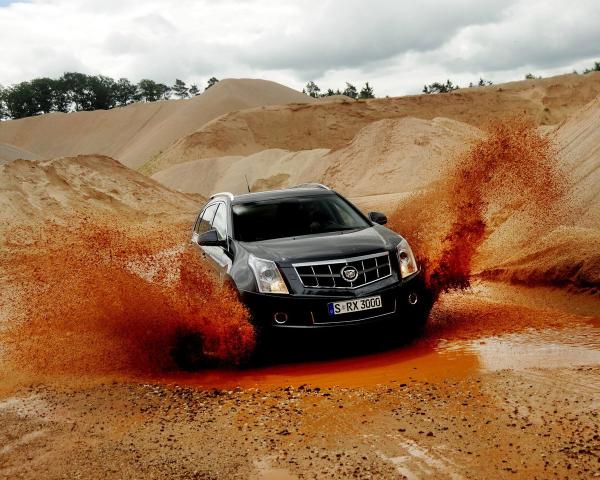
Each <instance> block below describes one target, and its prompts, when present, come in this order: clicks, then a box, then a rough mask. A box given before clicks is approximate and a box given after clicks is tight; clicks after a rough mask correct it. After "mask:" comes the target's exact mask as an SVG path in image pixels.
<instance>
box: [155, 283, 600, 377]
mask: <svg viewBox="0 0 600 480" xmlns="http://www.w3.org/2000/svg"><path fill="white" fill-rule="evenodd" d="M384 334H385V332H384V331H383V332H382V331H377V330H375V331H373V332H369V334H368V338H366V337H365V336H364V335H360V341H357V338H356V337H354V336H352V335H348V336H344V337H343V338H342V337H340V336H339V334H333V335H327V338H326V340H325V341H323V339H322V338H317V337H316V336H314V337H313V338H312V339H310V337H309V338H308V340H306V341H305V342H301V343H298V341H297V339H295V338H293V335H292V336H291V337H288V338H285V337H283V338H282V339H281V342H286V341H287V343H285V344H284V345H283V346H282V348H281V349H280V350H281V351H275V352H273V353H272V354H271V355H270V356H269V357H268V363H269V365H268V366H264V367H262V368H261V367H255V368H247V369H239V368H238V369H213V370H206V371H203V372H200V373H195V374H176V375H169V376H161V377H160V378H159V380H160V381H161V382H164V383H167V384H177V385H186V386H196V387H200V388H218V389H232V388H235V387H238V386H239V387H241V388H253V387H255V388H261V389H264V388H280V387H285V386H294V387H298V386H301V385H308V386H311V387H321V388H326V387H333V386H342V387H367V388H368V387H374V386H377V385H381V384H392V383H394V382H400V383H403V382H409V381H411V380H421V381H432V382H439V381H443V380H444V379H449V378H454V379H457V378H463V377H466V376H469V375H472V374H476V373H480V372H486V371H497V370H505V369H509V370H522V369H532V368H542V367H543V368H564V367H578V366H582V365H586V366H592V365H600V300H598V299H597V298H596V297H592V296H589V295H577V294H567V293H565V292H563V291H560V290H556V289H550V288H524V287H517V286H508V285H504V284H495V283H487V282H485V283H483V282H479V283H476V284H475V285H474V286H473V288H472V289H470V290H469V291H466V292H461V293H454V294H447V295H445V296H444V297H443V298H442V300H441V301H440V302H439V304H438V305H437V306H436V307H435V308H434V311H433V312H432V318H431V322H430V325H429V326H428V329H427V331H426V333H425V336H424V337H423V338H421V339H418V340H416V341H413V342H410V343H403V342H402V341H401V340H399V341H398V342H397V344H396V345H393V344H392V345H391V346H390V344H389V343H387V342H385V341H384V340H383V338H382V337H380V335H384ZM311 340H312V341H311ZM341 342H346V345H340V343H341ZM386 343H387V344H386ZM382 344H383V345H384V346H383V348H384V350H381V349H382ZM273 349H274V350H278V349H277V346H276V345H275V346H273ZM324 357H325V359H323V358H324ZM327 357H333V358H331V359H327ZM278 362H282V363H279V364H278ZM154 380H156V379H154Z"/></svg>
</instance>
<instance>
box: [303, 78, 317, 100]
mask: <svg viewBox="0 0 600 480" xmlns="http://www.w3.org/2000/svg"><path fill="white" fill-rule="evenodd" d="M302 91H303V92H304V93H306V94H307V95H308V96H310V97H313V98H318V97H320V96H321V95H320V92H321V89H320V88H319V87H318V86H317V84H316V83H315V82H313V81H310V82H308V83H307V84H306V87H304V90H302Z"/></svg>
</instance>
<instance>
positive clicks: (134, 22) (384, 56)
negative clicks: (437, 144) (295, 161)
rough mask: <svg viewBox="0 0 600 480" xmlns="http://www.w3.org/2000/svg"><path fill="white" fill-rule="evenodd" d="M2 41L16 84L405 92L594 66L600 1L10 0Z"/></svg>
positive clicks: (6, 72) (0, 49)
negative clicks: (248, 80)
mask: <svg viewBox="0 0 600 480" xmlns="http://www.w3.org/2000/svg"><path fill="white" fill-rule="evenodd" d="M0 36H1V40H2V41H1V42H0V84H3V85H5V86H6V85H10V84H12V83H15V82H19V81H22V80H29V79H31V78H34V77H36V76H50V77H56V76H60V75H61V74H62V73H63V72H65V71H79V72H84V73H90V74H100V73H101V74H104V75H109V76H111V77H114V78H119V77H127V78H129V79H130V80H132V81H136V82H137V81H139V80H140V79H141V78H151V79H153V80H157V81H161V82H164V83H167V84H169V85H170V84H172V83H173V81H174V79H175V78H181V79H183V80H185V81H186V82H188V83H190V82H195V83H198V84H200V85H202V86H204V85H205V84H206V81H207V79H208V78H209V77H211V76H213V75H214V76H216V77H218V78H227V77H238V78H241V77H252V78H266V79H269V80H274V81H278V82H281V83H283V84H286V85H288V86H291V87H293V88H296V89H302V86H303V85H304V84H305V83H306V82H307V81H308V80H314V81H316V82H317V84H318V85H319V86H320V87H321V88H322V89H323V90H324V89H326V88H328V87H331V88H333V89H336V88H340V89H343V88H344V85H345V82H346V81H348V82H351V83H354V84H356V85H357V86H360V85H362V84H363V83H364V82H365V81H369V82H370V83H371V85H373V86H374V88H375V93H376V95H377V96H384V95H402V94H407V93H416V92H419V91H420V90H421V89H422V87H423V84H424V83H431V82H433V81H437V80H440V81H443V80H445V79H447V78H450V79H452V80H453V81H454V82H455V83H458V84H459V85H461V86H467V85H468V84H469V82H470V81H473V82H476V81H477V80H478V79H479V77H480V76H481V77H484V78H485V79H489V80H492V81H494V83H498V82H502V81H507V80H517V79H522V78H523V77H524V75H525V74H526V73H528V72H531V73H534V74H536V75H542V76H548V75H551V74H556V73H568V72H571V71H572V70H573V69H574V68H575V69H578V70H582V69H583V68H585V67H588V66H591V64H592V63H593V62H594V61H595V60H600V0H568V1H559V0H539V1H537V0H514V1H512V0H502V1H496V0H451V1H449V0H438V1H433V0H419V1H417V0H410V1H403V0H395V1H394V0H389V1H383V0H363V1H355V0H343V1H342V0H338V1H323V0H321V1H311V0H306V1H301V0H296V1H283V0H220V1H217V0H213V1H208V0H204V1H202V0H31V1H27V2H25V1H10V0H0Z"/></svg>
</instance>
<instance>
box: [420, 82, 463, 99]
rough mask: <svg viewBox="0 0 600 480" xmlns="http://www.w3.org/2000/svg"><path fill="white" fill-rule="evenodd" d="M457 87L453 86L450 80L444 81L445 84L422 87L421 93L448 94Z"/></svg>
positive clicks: (431, 84)
mask: <svg viewBox="0 0 600 480" xmlns="http://www.w3.org/2000/svg"><path fill="white" fill-rule="evenodd" d="M458 88H459V86H458V85H454V83H452V81H451V80H450V79H448V80H446V83H440V82H433V83H430V84H429V85H425V86H424V87H423V93H425V94H427V95H429V94H432V93H449V92H452V91H453V90H457V89H458Z"/></svg>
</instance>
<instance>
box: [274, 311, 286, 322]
mask: <svg viewBox="0 0 600 480" xmlns="http://www.w3.org/2000/svg"><path fill="white" fill-rule="evenodd" d="M273 320H275V323H277V324H278V325H283V324H284V323H285V322H287V321H288V316H287V313H283V312H277V313H276V314H275V315H273Z"/></svg>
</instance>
